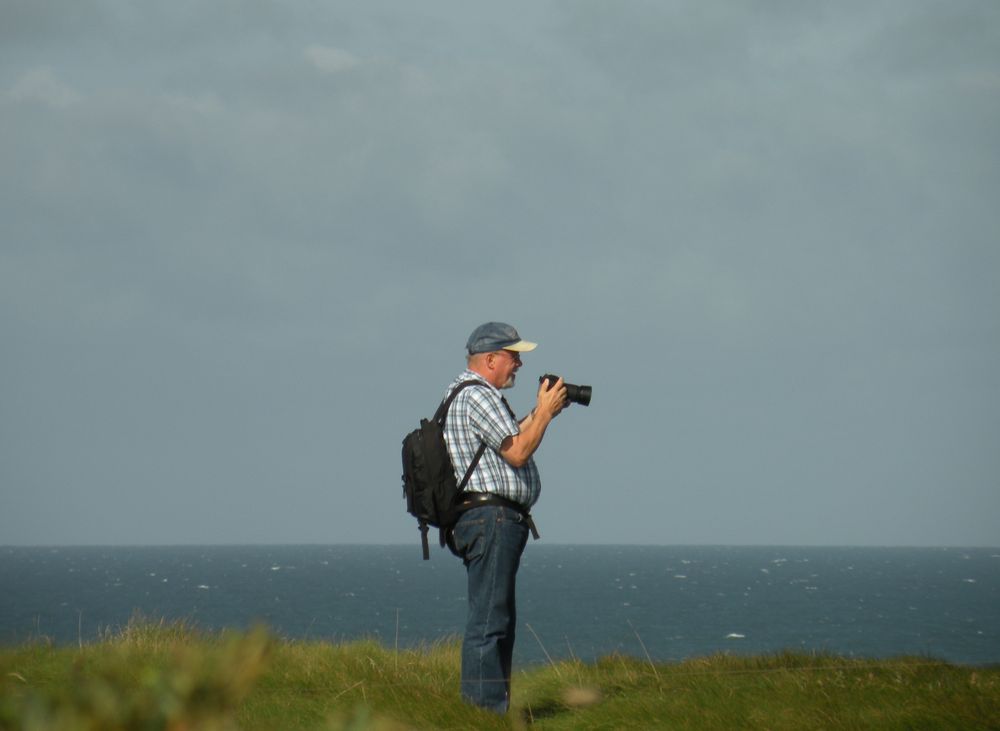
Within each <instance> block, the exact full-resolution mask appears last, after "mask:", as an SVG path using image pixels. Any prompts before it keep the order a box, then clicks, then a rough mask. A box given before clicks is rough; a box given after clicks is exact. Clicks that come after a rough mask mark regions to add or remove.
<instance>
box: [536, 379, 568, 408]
mask: <svg viewBox="0 0 1000 731" xmlns="http://www.w3.org/2000/svg"><path fill="white" fill-rule="evenodd" d="M567 406H569V401H568V400H567V399H566V384H564V383H563V379H562V376H560V377H559V379H558V380H557V381H556V382H555V383H552V384H551V385H550V382H549V381H548V380H545V381H542V382H541V383H540V384H538V402H537V404H536V405H535V413H536V414H537V413H545V414H547V415H548V416H549V418H555V417H556V416H558V415H559V413H560V412H561V411H562V410H563V409H565V408H566V407H567Z"/></svg>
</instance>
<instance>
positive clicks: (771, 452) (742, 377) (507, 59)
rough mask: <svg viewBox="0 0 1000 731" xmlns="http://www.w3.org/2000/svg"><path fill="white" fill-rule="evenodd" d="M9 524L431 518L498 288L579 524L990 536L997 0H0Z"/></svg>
mask: <svg viewBox="0 0 1000 731" xmlns="http://www.w3.org/2000/svg"><path fill="white" fill-rule="evenodd" d="M0 130H2V134H0V353H2V356H0V544H6V545H76V544H88V545H89V544H107V545H134V544H247V543H255V544H256V543H265V544H274V543H323V544H326V543H412V544H413V546H414V557H415V558H419V548H418V539H419V534H418V532H417V530H416V521H415V520H414V519H412V518H411V517H410V516H409V515H407V514H406V512H405V506H404V502H403V498H402V489H401V482H400V474H401V465H400V442H401V440H402V438H403V436H404V435H405V434H406V433H407V432H408V431H410V430H411V429H413V428H415V426H416V425H417V423H418V421H419V419H420V418H421V417H425V416H429V415H430V414H431V413H433V411H434V409H435V408H436V406H437V404H438V402H439V400H440V398H441V396H442V395H443V391H444V388H445V386H446V385H447V384H448V383H449V382H450V381H451V380H452V379H453V378H454V377H455V376H456V375H457V374H458V373H459V372H460V371H461V370H462V369H463V368H464V365H465V362H464V345H465V341H466V339H467V337H468V335H469V333H470V332H471V331H472V330H473V329H474V328H475V327H476V326H477V325H479V324H480V323H482V322H486V321H490V320H500V321H505V322H509V323H511V324H513V325H514V326H515V327H517V328H518V330H519V331H520V333H521V335H522V336H523V337H524V338H526V339H528V340H533V341H536V342H538V343H539V344H540V345H539V347H538V349H537V350H536V351H534V352H533V353H530V354H528V355H526V356H525V358H524V366H523V368H522V370H521V372H520V374H519V378H518V384H517V386H516V387H515V388H514V389H513V391H510V392H508V394H507V395H508V398H509V400H510V402H511V404H512V406H513V407H514V409H515V410H516V411H518V412H519V413H522V414H523V413H526V412H527V411H528V410H530V409H531V407H532V406H533V404H534V398H535V390H536V382H537V378H538V376H540V375H541V374H543V373H546V372H552V373H558V374H561V375H563V376H564V377H565V378H566V380H567V381H569V382H571V383H576V384H587V385H591V386H592V387H593V389H594V396H593V402H592V404H591V405H590V406H589V407H586V408H585V407H581V406H573V407H571V408H570V409H568V410H567V411H566V412H564V413H563V414H561V415H560V416H559V417H558V418H557V419H556V420H555V421H554V423H553V424H552V426H551V427H550V429H549V431H548V433H547V434H546V436H545V439H544V441H543V443H542V445H541V448H540V449H539V451H538V453H537V454H536V458H537V462H538V465H539V469H540V472H541V475H542V482H543V489H542V496H541V499H540V501H539V503H538V505H537V506H536V507H535V510H534V516H535V519H536V523H537V524H538V527H539V530H540V532H541V534H542V540H543V541H545V542H547V543H554V544H560V543H561V544H566V543H571V544H589V543H628V544H672V545H676V544H727V545H750V544H753V545H878V546H882V545H887V546H895V545H902V546H911V545H928V546H938V545H940V546H1000V449H998V446H1000V4H998V3H996V2H995V1H994V0H983V1H981V2H969V1H966V0H956V1H953V2H947V3H942V2H936V1H934V2H931V1H929V0H882V1H879V0H876V1H875V2H871V1H868V0H866V1H865V2H856V1H854V0H848V1H847V2H838V3H818V2H798V1H797V0H796V1H795V2H791V1H784V0H768V1H767V2H763V1H759V2H753V1H751V2H736V1H735V0H722V1H720V2H713V3H706V2H702V1H701V0H669V1H667V0H656V1H655V2H654V1H652V0H648V1H647V0H622V1H621V2H614V3H608V2H596V1H594V0H574V1H572V2H570V1H569V0H512V1H511V2H505V3H499V4H490V5H483V4H481V3H468V2H459V1H458V0H453V1H444V0H428V2H421V3H413V2H406V1H405V0H364V1H363V2H362V1H358V2H351V1H344V2H335V3H322V2H312V1H309V0H282V1H281V2H278V1H277V0H208V1H202V0H199V1H198V2H192V1H190V0H178V1H177V2H171V3H161V2H152V1H151V0H100V1H98V0H52V1H51V2H46V3H38V2H34V1H33V0H2V2H0Z"/></svg>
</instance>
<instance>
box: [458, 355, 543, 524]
mask: <svg viewBox="0 0 1000 731" xmlns="http://www.w3.org/2000/svg"><path fill="white" fill-rule="evenodd" d="M462 381H479V383H481V384H482V386H479V385H476V386H467V387H466V388H463V389H462V390H461V391H459V393H458V395H457V396H456V397H455V400H454V401H452V403H451V407H450V408H449V409H448V415H447V417H446V419H445V425H444V440H445V443H446V444H447V445H448V454H449V456H450V457H451V463H452V465H453V466H454V467H455V476H456V479H457V480H458V481H459V482H461V480H462V477H464V476H465V473H466V471H467V470H468V469H469V465H470V464H472V460H473V458H474V457H475V456H476V451H477V450H478V449H479V444H480V442H486V451H485V452H483V456H482V459H480V460H479V464H478V465H477V466H476V469H475V471H474V472H473V473H472V476H471V477H470V478H469V482H468V484H467V485H466V486H465V489H466V491H468V492H489V493H493V494H494V495H499V496H500V497H504V498H507V499H508V500H513V501H514V502H517V503H520V504H521V505H524V506H525V507H526V508H530V507H531V506H532V505H534V504H535V501H536V500H538V495H539V493H540V492H541V491H542V482H541V479H540V478H539V476H538V468H537V467H536V466H535V460H534V458H529V459H528V461H527V463H526V464H525V465H524V466H522V467H514V466H513V465H511V464H510V463H509V462H507V460H505V459H504V458H503V457H501V456H500V445H501V444H502V443H503V440H504V439H506V438H507V437H510V436H514V435H515V434H518V433H520V431H521V429H520V427H519V426H518V424H517V420H516V419H515V418H514V415H513V414H512V413H511V412H510V411H509V410H508V407H507V403H506V401H504V400H503V397H502V396H501V395H500V391H499V389H497V388H496V387H495V386H493V385H492V384H490V383H489V382H488V381H486V379H484V378H483V377H482V376H480V375H479V374H478V373H475V372H474V371H471V370H466V371H465V372H464V373H462V374H461V375H460V376H459V377H458V378H456V379H455V380H454V381H452V383H451V385H450V386H448V390H447V391H446V392H445V397H447V396H448V394H450V393H451V392H452V390H453V389H454V388H455V386H457V385H458V384H459V383H461V382H462Z"/></svg>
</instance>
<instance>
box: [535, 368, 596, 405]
mask: <svg viewBox="0 0 1000 731" xmlns="http://www.w3.org/2000/svg"><path fill="white" fill-rule="evenodd" d="M558 380H559V376H553V375H552V374H551V373H546V374H545V375H544V376H540V377H539V379H538V382H539V383H544V382H546V381H548V384H549V385H548V388H552V386H553V385H554V384H555V382H556V381H558ZM563 385H564V386H565V387H566V398H567V399H569V400H570V401H572V402H573V403H574V404H580V405H581V406H590V386H574V385H573V384H572V383H566V382H565V381H563Z"/></svg>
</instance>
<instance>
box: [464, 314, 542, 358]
mask: <svg viewBox="0 0 1000 731" xmlns="http://www.w3.org/2000/svg"><path fill="white" fill-rule="evenodd" d="M537 347H538V343H529V342H528V341H527V340H521V336H520V335H518V334H517V330H515V329H514V328H513V327H511V326H510V325H508V324H507V323H505V322H487V323H484V324H483V325H480V326H479V327H477V328H476V329H475V330H473V331H472V335H470V336H469V341H468V342H467V343H466V344H465V349H466V350H468V351H469V355H475V354H476V353H492V352H493V351H495V350H515V351H517V352H519V353H526V352H528V351H529V350H534V349H535V348H537Z"/></svg>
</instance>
